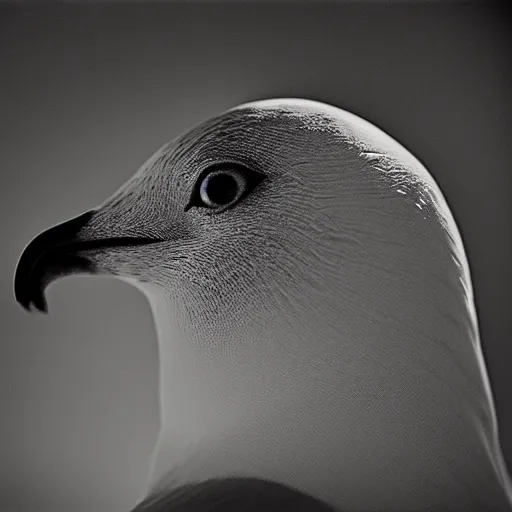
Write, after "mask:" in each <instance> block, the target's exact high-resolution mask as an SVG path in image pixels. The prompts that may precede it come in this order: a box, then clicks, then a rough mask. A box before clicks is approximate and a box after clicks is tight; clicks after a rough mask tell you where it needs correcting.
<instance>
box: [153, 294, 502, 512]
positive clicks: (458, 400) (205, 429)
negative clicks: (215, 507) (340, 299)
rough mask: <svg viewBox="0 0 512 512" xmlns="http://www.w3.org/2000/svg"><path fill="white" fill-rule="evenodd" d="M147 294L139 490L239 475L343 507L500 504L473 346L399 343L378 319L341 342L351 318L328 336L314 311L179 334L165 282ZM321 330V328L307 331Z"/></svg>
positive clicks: (497, 457)
mask: <svg viewBox="0 0 512 512" xmlns="http://www.w3.org/2000/svg"><path fill="white" fill-rule="evenodd" d="M147 295H148V297H149V299H150V302H151V306H152V311H153V313H154V317H155V321H156V326H157V335H158V340H159V351H160V353H159V357H160V415H161V416H160V421H161V430H160V435H159V438H158V441H157V444H156V447H155V452H154V460H153V468H152V474H151V476H150V481H149V487H150V494H151V493H153V492H157V491H159V490H161V489H165V488H173V487H175V486H178V485H181V484H184V483H187V482H191V481H200V480H204V479H208V478H213V477H228V476H248V477H257V478H263V479H271V480H274V481H277V482H280V483H283V484H286V485H290V486H292V487H295V488H298V489H301V490H302V491H304V492H307V493H308V494H311V495H313V496H315V497H317V498H319V499H322V500H324V501H325V502H326V503H329V504H331V505H333V506H337V507H339V508H340V509H341V510H346V511H352V510H354V511H355V510H363V509H364V510H406V509H411V510H412V509H414V510H416V509H420V508H421V509H423V508H424V509H427V508H428V507H432V506H434V508H433V509H435V510H437V508H436V507H437V506H438V507H440V508H442V507H445V508H444V509H445V510H451V509H450V508H449V507H453V506H458V507H461V509H462V510H467V511H468V512H470V511H473V510H474V511H479V512H480V511H482V510H489V511H490V510H493V511H495V512H498V511H500V512H501V511H508V510H510V508H509V506H510V503H511V502H510V494H509V496H508V497H507V496H506V494H507V492H509V490H508V491H507V486H509V482H508V477H507V476H506V471H505V469H504V468H505V466H504V463H503V459H502V456H501V452H500V448H499V443H498V441H497V434H496V432H495V428H496V425H495V418H494V411H493V408H492V403H490V402H489V400H488V398H489V397H488V396H487V394H486V389H485V383H482V382H480V381H479V380H478V379H475V377H474V375H472V372H477V373H478V372H480V371H481V368H480V367H479V364H480V363H479V362H478V361H477V360H476V359H475V361H473V363H471V364H470V362H469V360H466V361H464V358H462V359H461V354H460V353H459V354H457V356H456V357H451V356H450V354H448V353H447V351H446V347H444V346H443V344H442V343H439V346H438V347H437V348H436V347H432V346H431V347H430V348H429V350H425V351H422V350H421V348H419V349H418V347H416V351H417V353H416V354H415V355H414V356H413V355H412V354H405V355H404V352H403V349H404V346H405V342H406V339H407V338H408V336H410V335H411V333H410V332H408V330H407V326H403V332H402V333H400V332H399V331H398V330H397V328H396V326H394V325H392V324H391V323H390V324H389V325H387V326H386V325H385V324H384V325H382V324H381V325H380V332H379V336H380V342H379V345H375V344H374V345H369V344H368V343H366V345H365V343H364V341H368V340H360V339H359V340H355V341H356V343H351V342H348V341H347V342H346V343H344V344H343V350H339V347H340V332H341V333H342V336H346V337H347V340H350V336H354V332H350V328H347V326H345V328H343V327H342V326H341V325H339V326H338V328H337V332H335V331H336V329H333V331H332V337H331V338H329V336H328V334H327V332H328V331H326V329H325V326H321V325H320V324H318V325H315V323H314V322H309V326H306V325H300V326H298V328H297V331H296V332H291V331H290V330H289V328H290V326H289V324H288V325H287V326H286V329H284V330H282V331H280V329H281V328H282V326H280V325H278V324H274V325H272V324H271V320H270V319H266V321H268V322H269V323H270V325H269V329H267V330H266V331H263V332H267V333H268V334H267V335H264V334H262V331H259V337H255V338H254V339H244V340H243V343H242V340H239V343H238V344H231V343H230V341H229V340H226V339H225V337H223V336H221V335H216V334H215V332H209V333H202V334H201V333H195V335H194V336H191V335H190V334H191V333H190V332H189V333H188V334H187V335H184V330H183V329H184V326H183V325H180V319H179V316H178V314H177V313H176V308H175V305H173V304H172V301H171V299H170V298H169V297H167V296H166V295H165V292H164V291H163V289H162V290H161V289H152V291H151V293H149V294H147ZM322 307H324V308H325V307H327V304H322ZM341 313H346V312H341ZM345 318H346V315H345ZM447 321H450V320H449V319H448V320H447ZM362 322H363V323H365V322H366V321H365V320H364V319H363V320H362ZM370 324H371V322H370ZM347 329H348V330H347ZM369 329H370V331H371V330H372V327H369ZM319 331H321V332H322V333H323V336H324V339H322V340H321V344H312V343H311V339H314V337H315V336H318V332H319ZM363 331H364V329H362V328H361V326H359V336H360V335H361V332H363ZM369 334H370V333H368V335H369ZM452 334H453V333H452ZM466 335H467V333H466ZM201 336H203V337H201ZM276 340H279V343H277V342H276ZM402 342H403V343H402ZM465 342H466V346H468V347H469V346H470V345H471V344H470V343H469V342H468V340H465ZM292 346H293V347H294V349H293V350H291V347H292ZM453 346H455V347H456V346H457V344H456V343H455V344H453ZM459 346H463V344H462V343H461V344H460V345H459ZM467 354H469V351H468V353H467ZM467 354H466V356H467ZM462 355H464V354H462ZM427 356H428V357H427ZM468 357H469V356H468ZM461 360H462V361H463V364H466V367H461V363H460V361H461ZM365 487H368V488H367V489H365ZM362 488H363V489H362ZM433 497H434V498H433ZM422 507H423V508H422ZM482 507H483V508H482Z"/></svg>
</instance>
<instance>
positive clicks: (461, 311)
mask: <svg viewBox="0 0 512 512" xmlns="http://www.w3.org/2000/svg"><path fill="white" fill-rule="evenodd" d="M76 273H92V274H103V275H111V276H117V277H119V278H120V279H123V280H125V281H127V282H129V283H132V284H133V285H135V286H136V287H138V288H139V289H140V290H141V291H142V292H143V293H144V294H145V295H146V297H147V298H148V301H149V304H150V306H151V310H152V313H153V316H154V320H155V324H156V331H157V337H158V346H159V390H160V394H159V397H160V398H159V400H160V424H161V427H160V433H159V436H158V439H157V441H156V444H155V448H154V453H153V463H152V467H151V474H150V475H149V478H148V485H147V492H146V494H145V495H144V497H143V499H142V500H141V501H140V502H139V503H138V504H137V505H136V506H135V509H133V510H134V512H164V511H165V512H171V511H173V512H176V511H180V512H181V511H183V512H185V511H192V510H193V511H195V512H198V511H219V512H226V511H228V510H229V511H232V510H233V511H234V510H237V511H253V510H254V511H255V510H276V511H277V510H280V511H281V510H283V511H285V510H295V511H317V510H318V511H327V510H330V511H338V512H356V511H357V512H363V511H364V512H399V511H400V512H405V511H407V512H419V511H422V512H426V511H429V512H506V511H508V512H510V511H511V510H512V485H511V480H510V477H509V475H508V473H507V468H506V465H505V462H504V457H503V454H502V451H501V446H500V441H499V432H498V426H497V417H496V412H495V406H494V403H493V397H492V390H491V387H490V383H489V378H488V374H487V370H486V365H485V360H484V356H483V353H482V348H481V343H480V337H479V329H478V319H477V314H476V309H475V304H474V298H473V288H472V284H471V276H470V271H469V265H468V261H467V259H466V255H465V251H464V246H463V242H462V239H461V235H460V233H459V230H458V228H457V225H456V223H455V220H454V218H453V216H452V214H451V212H450V209H449V207H448V205H447V202H446V200H445V198H444V196H443V194H442V192H441V190H440V188H439V186H438V185H437V184H436V182H435V181H434V179H433V177H432V176H431V175H430V173H429V172H428V171H427V169H426V168H425V167H424V165H423V164H422V163H421V162H420V161H419V160H418V159H417V158H416V157H415V156H413V155H412V154H411V153H410V152H409V151H408V150H407V149H405V148H404V147H403V146H402V145H401V144H400V143H398V142H397V141H396V140H395V139H393V138H392V137H390V136H389V135H387V134H386V133H385V132H384V131H382V130H381V129H380V128H378V127H376V126H375V125H373V124H371V123H370V122H368V121H366V120H364V119H362V118H361V117H359V116H357V115H355V114H352V113H350V112H347V111H345V110H342V109H340V108H337V107H334V106H331V105H327V104H324V103H321V102H317V101H312V100H307V99H297V98H278V99H268V100H261V101H254V102H250V103H246V104H243V105H240V106H237V107H235V108H232V109H230V110H228V111H226V112H224V113H222V114H220V115H218V116H215V117H213V118H211V119H209V120H207V121H205V122H203V123H201V124H198V125H197V126H195V127H193V128H191V129H190V130H189V131H187V132H186V133H184V134H183V135H181V136H179V137H177V138H175V139H174V140H172V141H171V142H169V143H167V144H165V145H164V146H163V147H161V148H160V149H159V150H158V151H157V152H156V153H155V154H154V155H153V156H152V157H150V158H149V160H148V161H147V162H146V163H145V164H143V165H142V167H141V168H140V169H139V171H138V172H137V173H136V174H135V175H134V176H133V177H132V178H131V179H129V180H128V181H127V182H126V183H125V184H124V185H123V186H122V187H121V188H120V189H119V190H118V191H117V192H115V193H114V194H113V195H112V196H111V197H110V198H108V199H107V200H106V201H105V202H104V203H103V204H101V205H99V206H98V207H96V208H94V209H92V210H90V211H87V212H85V213H83V214H81V215H79V216H78V217H75V218H73V219H71V220H69V221H67V222H64V223H62V224H58V225H56V226H54V227H51V228H50V229H48V230H47V231H45V232H43V233H41V234H40V235H38V236H37V237H36V238H34V239H33V240H32V241H31V242H30V243H29V244H28V246H27V247H26V248H25V250H24V251H23V253H22V255H21V257H20V259H19V262H18V266H17V269H16V274H15V279H14V293H15V297H16V299H17V301H18V302H19V303H20V304H21V305H22V306H23V307H24V308H26V309H27V310H31V309H33V308H35V309H37V310H40V311H43V312H46V311H47V305H46V299H45V290H46V288H47V287H48V285H49V284H50V283H53V282H54V281H55V280H56V279H57V278H59V277H63V276H66V275H70V274H76Z"/></svg>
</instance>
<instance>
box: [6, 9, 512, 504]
mask: <svg viewBox="0 0 512 512" xmlns="http://www.w3.org/2000/svg"><path fill="white" fill-rule="evenodd" d="M507 29H508V30H510V24H509V23H508V18H506V17H505V12H504V11H503V12H500V11H499V10H498V9H497V8H495V7H492V8H491V7H489V3H487V6H486V7H485V8H484V7H478V6H473V5H467V4H462V3H453V2H448V3H440V2H418V3H415V2H401V3H398V4H387V3H382V2H376V3H363V4H357V3H350V4H349V3H344V4H342V3H338V4H335V3H331V4H327V3H314V4H313V3H311V4H309V5H308V4H297V3H291V2H286V3H283V4H276V3H259V4H257V5H256V4H248V3H243V4H241V3H235V2H228V3H225V4H221V3H215V4H212V3H211V2H205V3H192V4H191V3H188V4H185V3H169V4H165V5H120V4H116V5H55V4H54V5H38V6H33V5H32V6H30V5H18V6H15V5H5V4H4V5H0V58H1V60H0V72H1V75H2V77H1V80H0V109H1V111H0V120H1V122H0V130H1V132H2V133H1V139H0V140H1V162H0V169H1V173H2V181H1V189H0V211H1V215H0V230H1V244H2V246H1V247H2V250H1V252H0V302H1V308H0V321H1V333H2V337H1V354H0V357H1V358H0V365H1V373H0V379H1V382H0V384H1V387H0V394H1V400H2V401H1V405H2V409H1V410H2V421H1V423H0V429H1V431H0V439H1V445H0V450H1V453H0V471H1V479H0V481H1V489H0V490H1V499H0V509H1V510H2V511H4V510H5V512H11V511H12V512H14V511H44V510H48V511H55V512H60V511H64V510H75V511H82V510H83V511H92V510H94V511H105V512H115V511H120V512H121V511H126V510H128V509H129V508H130V506H131V505H132V504H133V502H134V501H135V500H136V499H137V498H138V497H140V495H141V493H142V492H143V490H144V482H145V478H146V472H147V469H148V463H149V453H150V450H151V448H152V444H153V442H154V440H155V436H156V434H157V421H156V417H157V416H156V414H157V398H156V397H157V395H156V383H157V374H156V370H157V358H156V338H155V332H154V328H153V324H152V320H151V316H150V311H149V307H148V305H147V303H146V300H145V298H144V297H143V296H142V295H141V294H140V293H139V292H138V291H137V290H136V289H134V288H132V287H130V286H129V285H128V284H125V283H122V282H118V281H115V280H113V279H106V278H84V277H73V278H68V279H65V280H62V281H59V282H58V283H57V284H55V286H53V287H51V288H50V290H49V294H48V297H49V306H50V315H49V316H42V315H35V314H34V315H28V314H27V313H26V312H25V311H23V310H22V309H21V308H20V307H19V306H18V305H17V304H16V303H15V302H14V299H13V296H12V278H13V273H14V269H15V265H16V262H17V258H18V257H19V255H20V253H21V251H22V249H23V248H24V246H25V244H26V243H28V241H29V240H30V239H31V238H32V237H33V236H34V235H36V234H37V233H39V232H40V231H41V230H43V229H45V228H47V227H49V226H51V225H52V224H54V223H57V222H60V221H62V220H65V219H67V218H69V217H72V216H75V215H77V214H79V213H81V212H82V211H84V210H86V209H89V208H90V207H92V206H95V205H96V204H98V203H100V202H102V201H103V200H104V199H105V198H106V197H107V196H108V195H110V194H111V193H112V192H113V191H114V190H115V189H117V187H118V186H120V185H121V184H122V183H123V182H124V181H125V180H126V179H127V178H129V177H130V176H131V175H132V174H133V173H134V172H135V171H136V170H137V168H138V166H139V165H140V164H142V163H143V161H144V160H145V159H146V158H147V157H149V155H150V154H151V153H152V152H153V151H154V150H155V149H157V148H158V147H159V146H160V145H161V144H162V143H164V142H166V141H167V140H169V139H171V138H173V137H174V136H176V135H178V134H179V133H180V132H181V131H183V130H185V129H187V128H188V127H190V126H191V125H193V124H195V123H197V122H199V121H201V120H202V119H205V118H207V117H209V116H211V115H214V114H217V113H219V112H221V111H223V110H225V109H227V108H229V107H232V106H234V105H236V104H239V103H241V102H245V101H250V100H255V99H261V98H266V97H280V96H294V97H310V98H313V99H318V100H322V101H326V102H329V103H333V104H335V105H338V106H340V107H342V108H345V109H347V110H350V111H353V112H355V113H357V114H359V115H361V116H363V117H365V118H367V119H369V120H370V121H372V122H374V123H375V124H377V125H378V126H380V127H382V128H383V129H384V130H385V131H387V132H388V133H390V134H391V135H392V136H394V137H395V138H396V139H398V140H399V141H400V142H401V143H403V144H404V145H405V146H406V147H407V148H408V149H410V150H411V151H412V152H413V153H414V154H416V155H417V156H418V157H419V158H420V160H422V161H423V162H424V163H425V164H426V166H427V167H428V168H429V170H430V171H431V173H432V174H433V175H434V177H435V178H436V179H437V181H438V183H439V184H440V185H441V188H442V189H443V191H444V193H445V195H446V197H447V199H448V202H449V204H450V205H451V207H452V209H453V212H454V215H455V218H456V220H457V221H458V223H459V225H460V228H461V231H462V235H463V238H464V241H465V244H466V249H467V252H468V257H469V261H470V264H471V268H472V275H473V280H474V285H475V293H476V301H477V308H478V313H479V317H480V326H481V334H482V340H483V344H484V353H485V356H486V361H487V364H488V368H489V371H490V377H491V381H492V385H493V389H494V394H495V399H496V405H497V411H498V418H499V423H500V428H501V437H502V444H503V449H504V452H505V454H506V457H507V460H508V464H509V467H510V466H511V463H512V371H511V370H512V344H511V334H512V315H511V312H510V303H511V300H510V299H511V288H512V286H511V285H512V279H511V269H510V261H511V260H512V250H511V243H510V242H511V237H510V233H512V229H511V223H512V211H511V209H512V208H511V201H510V198H511V191H512V190H511V188H512V187H511V164H510V162H511V158H510V142H511V140H510V134H511V128H512V102H511V99H510V91H511V87H512V80H511V78H512V73H511V69H510V60H509V59H508V58H507V57H508V56H509V50H510V38H507V36H506V35H505V34H506V31H507Z"/></svg>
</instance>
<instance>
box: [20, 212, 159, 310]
mask: <svg viewBox="0 0 512 512" xmlns="http://www.w3.org/2000/svg"><path fill="white" fill-rule="evenodd" d="M95 214H96V210H90V211H88V212H85V213H83V214H82V215H79V216H78V217H75V218H73V219H71V220H68V221H67V222H63V223H62V224H58V225H57V226H54V227H52V228H50V229H48V230H46V231H44V232H43V233H41V234H39V235H38V236H36V237H35V238H34V239H33V240H32V241H31V242H30V243H29V244H28V245H27V247H26V248H25V250H24V251H23V253H22V255H21V257H20V259H19V261H18V265H17V267H16V272H15V276H14V296H15V298H16V301H17V302H19V303H20V304H21V306H22V307H23V308H25V309H26V310H27V311H30V306H31V304H33V305H34V307H35V308H36V309H38V310H39V311H41V312H43V313H46V312H47V311H48V308H47V304H46V299H45V290H46V288H47V287H48V285H49V284H50V283H51V282H53V281H55V280H56V279H58V278H60V277H64V276H67V275H70V274H84V273H85V274H94V273H95V272H96V267H95V264H94V263H93V262H92V261H91V259H89V258H88V257H87V251H90V250H92V249H98V248H101V247H119V246H130V245H141V244H148V243H154V242H157V241H159V240H156V239H151V238H144V237H130V236H117V237H113V238H112V237H109V238H103V237H101V238H96V237H93V236H92V235H91V234H90V233H91V232H94V230H91V229H87V228H88V227H90V226H91V224H93V219H94V216H95Z"/></svg>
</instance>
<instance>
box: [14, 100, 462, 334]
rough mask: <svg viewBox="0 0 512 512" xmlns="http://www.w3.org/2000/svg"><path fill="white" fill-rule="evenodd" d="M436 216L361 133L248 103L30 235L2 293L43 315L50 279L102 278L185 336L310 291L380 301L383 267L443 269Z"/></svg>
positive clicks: (399, 164) (285, 106)
mask: <svg viewBox="0 0 512 512" xmlns="http://www.w3.org/2000/svg"><path fill="white" fill-rule="evenodd" d="M444 210H447V207H446V208H445V204H444V202H443V199H442V196H441V194H440V192H439V191H438V189H437V187H436V185H435V183H434V182H433V180H432V178H431V177H430V175H429V174H428V173H427V172H426V171H425V170H424V168H423V167H422V166H421V164H419V162H418V161H417V160H415V159H414V157H413V156H412V155H411V154H410V153H409V152H407V151H406V150H405V149H404V148H402V147H401V146H400V145H399V144H398V143H397V142H396V141H394V140H393V139H391V138H390V137H389V136H387V135H386V134H384V133H383V132H381V131H380V130H379V129H378V128H376V127H375V126H373V125H371V124H370V123H367V122H366V121H364V120H362V119H361V118H359V117H357V116H355V115H353V114H349V113H348V112H344V111H342V110H340V109H336V108H334V107H330V106H327V105H324V104H321V103H318V102H313V101H306V100H267V101H260V102H254V103H249V104H245V105H242V106H240V107H237V108H234V109H231V110H229V111H227V112H225V113H223V114H222V115H220V116H217V117H215V118H213V119H210V120H208V121H206V122H204V123H202V124H200V125H198V126H196V127H195V128H193V129H192V130H190V131H188V132H187V133H185V134H184V135H182V136H180V137H178V138H176V139H174V140H173V141H171V142H169V143H168V144H165V145H164V146H163V147H162V148H160V149H159V150H158V151H157V152H156V153H155V154H154V155H153V156H152V157H151V158H150V159H149V160H148V161H147V162H146V163H145V164H144V165H143V166H142V167H141V169H140V170H139V171H138V172H137V173H136V174H135V175H134V176H133V177H132V178H131V179H130V180H128V182H127V183H125V184H124V185H123V186H122V187H121V188H120V189H119V190H118V191H117V192H116V193H114V194H113V195H112V196H111V197H110V198H109V199H107V200H106V201H105V202H104V203H103V204H102V205H100V206H98V207H96V208H95V209H93V210H90V211H88V212H86V213H84V214H82V215H80V216H78V217H76V218H74V219H72V220H70V221H68V222H65V223H63V224H59V225H57V226H55V227H52V228H50V229H49V230H48V231H45V232H44V233H42V234H40V235H39V236H37V237H36V238H35V239H34V240H33V241H32V242H31V243H30V244H29V245H28V246H27V248H26V249H25V251H24V252H23V255H22V256H21V258H20V261H19V264H18V268H17V270H16V277H15V295H16V298H17V300H18V301H19V302H20V304H21V305H23V306H24V307H25V308H27V309H28V308H29V307H30V305H31V304H33V305H34V306H35V307H36V308H37V309H40V310H46V300H45V298H44V294H45V289H46V287H47V286H48V285H49V284H50V283H52V282H53V281H55V280H56V279H57V278H59V277H62V276H65V275H69V274H75V273H96V274H107V275H114V276H118V277H121V278H124V279H127V280H129V281H131V282H134V283H136V284H139V285H142V286H144V283H148V284H151V285H156V286H157V287H160V288H163V289H165V290H166V291H167V295H168V296H169V298H170V299H171V300H173V301H174V303H175V306H176V307H179V305H181V307H182V308H183V309H184V311H182V313H183V314H184V315H185V316H186V317H188V318H187V323H188V325H190V322H191V321H193V319H194V318H201V319H202V322H204V321H205V319H211V320H212V321H215V322H217V323H218V322H222V321H223V320H225V321H230V319H232V318H233V317H234V315H236V317H237V318H238V319H239V320H240V321H244V318H245V319H247V320H250V317H251V315H253V316H254V317H255V318H253V320H257V317H260V318H261V317H262V316H264V315H263V311H262V308H264V309H265V310H267V311H269V312H270V313H272V312H278V311H279V309H280V307H279V304H280V303H281V302H282V301H288V302H289V301H292V302H294V304H295V306H296V307H297V308H299V309H300V308H306V309H308V308H310V306H311V300H312V297H311V295H314V294H317V293H318V292H320V295H323V296H324V297H326V298H327V297H329V301H332V300H335V297H332V296H331V294H330V291H329V290H331V289H332V288H333V285H335V286H334V288H335V289H334V290H332V291H333V292H334V293H336V294H339V293H340V292H342V293H343V295H344V296H345V297H346V299H347V301H348V302H350V301H352V302H357V301H359V300H361V299H362V296H363V295H364V294H365V293H367V292H368V289H369V288H371V287H373V288H374V294H378V293H379V289H380V291H381V293H384V290H385V288H386V275H385V272H386V270H387V271H388V272H393V271H395V272H400V271H401V272H402V273H403V275H402V279H408V278H413V277H414V275H415V274H416V276H417V270H418V269H420V270H421V268H422V265H421V264H420V263H423V262H424V261H428V260H429V258H432V257H437V262H436V264H437V265H439V261H440V259H442V258H443V257H444V258H445V261H446V262H447V263H448V262H449V263H452V262H451V259H450V258H451V253H452V252H453V251H452V249H453V248H454V247H455V253H456V252H457V250H458V249H459V247H458V246H457V243H455V244H453V243H451V242H453V234H451V235H450V236H451V238H450V236H448V235H447V232H448V231H449V229H448V228H449V227H450V226H449V224H450V221H452V219H451V217H450V216H449V215H447V212H446V211H444ZM455 234H456V233H455ZM433 237H434V238H435V239H436V243H432V238H433ZM455 242H458V240H457V239H455ZM455 255H456V256H457V257H459V255H458V254H455ZM415 259H416V260H417V261H416V264H414V260H415ZM370 260H372V261H373V262H374V267H375V271H374V272H373V274H372V273H371V272H370V271H369V270H368V267H367V266H366V262H367V261H370ZM419 260H421V262H420V261H419ZM423 268H424V266H423ZM379 270H380V272H379ZM377 274H378V275H377ZM327 283H330V286H327V285H326V284H327ZM387 284H389V283H387ZM263 291H264V295H265V296H262V295H261V294H262V292H263ZM389 291H390V292H392V290H390V289H389ZM374 294H373V295H374ZM396 298H397V299H398V298H399V297H396ZM367 304H368V303H367ZM347 307H348V306H347ZM242 313H243V316H242V318H240V315H242Z"/></svg>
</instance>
